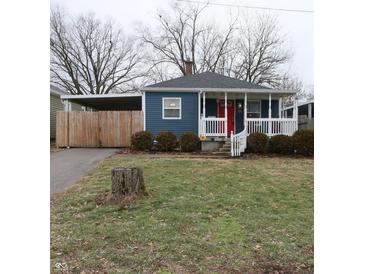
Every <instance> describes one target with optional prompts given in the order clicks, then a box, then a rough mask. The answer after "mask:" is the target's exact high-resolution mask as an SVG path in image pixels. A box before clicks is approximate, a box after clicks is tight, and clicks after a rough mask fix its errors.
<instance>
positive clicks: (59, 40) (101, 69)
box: [50, 8, 141, 94]
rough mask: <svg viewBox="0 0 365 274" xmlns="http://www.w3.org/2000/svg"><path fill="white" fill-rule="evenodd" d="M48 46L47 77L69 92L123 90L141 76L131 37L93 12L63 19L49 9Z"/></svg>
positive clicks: (90, 92)
mask: <svg viewBox="0 0 365 274" xmlns="http://www.w3.org/2000/svg"><path fill="white" fill-rule="evenodd" d="M50 47H51V81H52V82H53V83H55V84H57V85H59V86H61V87H63V88H64V89H66V90H67V91H68V92H70V93H72V94H107V93H109V92H122V91H127V90H130V89H131V88H132V86H133V84H134V81H135V80H136V79H137V78H139V77H140V76H141V74H140V71H139V70H138V67H137V66H138V62H139V60H140V55H139V54H138V51H137V50H136V46H135V43H134V41H133V40H131V39H129V38H126V37H125V36H124V35H123V33H122V31H121V30H120V29H116V27H115V25H114V24H113V23H112V22H106V23H102V22H101V21H99V20H97V19H96V18H95V17H94V16H93V15H88V16H80V17H78V18H77V19H74V20H67V18H66V15H65V13H64V12H63V11H62V10H61V9H59V8H57V9H53V10H52V11H51V36H50Z"/></svg>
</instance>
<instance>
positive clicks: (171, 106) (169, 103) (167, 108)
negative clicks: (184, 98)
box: [162, 98, 181, 119]
mask: <svg viewBox="0 0 365 274" xmlns="http://www.w3.org/2000/svg"><path fill="white" fill-rule="evenodd" d="M162 118H163V119H181V98H162Z"/></svg>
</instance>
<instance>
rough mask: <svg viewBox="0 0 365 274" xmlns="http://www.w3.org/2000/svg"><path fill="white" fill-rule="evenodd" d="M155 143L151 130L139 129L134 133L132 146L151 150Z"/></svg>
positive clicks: (137, 148)
mask: <svg viewBox="0 0 365 274" xmlns="http://www.w3.org/2000/svg"><path fill="white" fill-rule="evenodd" d="M152 144H153V135H152V133H151V132H149V131H139V132H136V133H135V134H133V135H132V147H133V148H134V149H135V150H150V149H151V147H152Z"/></svg>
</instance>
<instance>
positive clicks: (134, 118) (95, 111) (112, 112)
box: [56, 92, 144, 147]
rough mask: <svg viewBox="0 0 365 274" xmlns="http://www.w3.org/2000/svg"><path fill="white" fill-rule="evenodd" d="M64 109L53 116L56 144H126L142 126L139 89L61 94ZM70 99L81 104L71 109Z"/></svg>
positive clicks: (78, 145)
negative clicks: (77, 108) (99, 93)
mask: <svg viewBox="0 0 365 274" xmlns="http://www.w3.org/2000/svg"><path fill="white" fill-rule="evenodd" d="M61 100H62V102H63V104H64V111H58V112H57V117H56V145H57V146H58V147H129V146H130V144H131V136H132V135H133V134H134V133H136V132H138V131H141V130H143V129H144V114H143V111H142V110H143V101H144V100H143V96H142V94H141V93H139V92H126V93H121V94H101V95H62V96H61ZM72 103H77V104H79V105H81V106H83V107H82V111H73V110H72Z"/></svg>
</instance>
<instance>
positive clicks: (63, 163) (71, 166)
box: [51, 148, 118, 195]
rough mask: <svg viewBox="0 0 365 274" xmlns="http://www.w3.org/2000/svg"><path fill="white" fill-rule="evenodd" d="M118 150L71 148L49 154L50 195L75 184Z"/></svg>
mask: <svg viewBox="0 0 365 274" xmlns="http://www.w3.org/2000/svg"><path fill="white" fill-rule="evenodd" d="M117 151H118V149H109V148H71V149H66V150H62V151H58V152H54V153H51V195H52V194H54V193H57V192H62V191H64V190H65V189H66V188H68V187H70V186H71V185H73V184H75V183H77V182H78V181H79V180H80V179H81V178H82V177H83V176H85V175H86V174H87V172H88V171H90V170H91V169H93V168H94V167H96V166H97V164H98V163H99V162H100V161H101V160H103V159H105V158H107V157H109V156H111V155H113V154H115V153H116V152H117Z"/></svg>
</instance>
